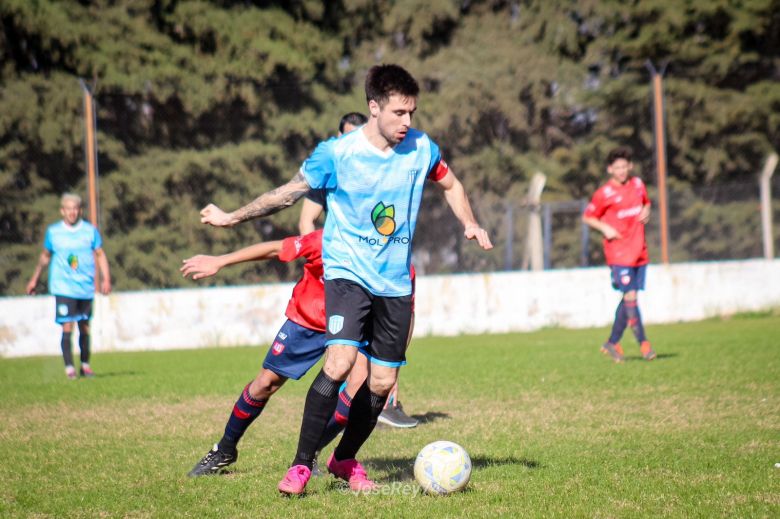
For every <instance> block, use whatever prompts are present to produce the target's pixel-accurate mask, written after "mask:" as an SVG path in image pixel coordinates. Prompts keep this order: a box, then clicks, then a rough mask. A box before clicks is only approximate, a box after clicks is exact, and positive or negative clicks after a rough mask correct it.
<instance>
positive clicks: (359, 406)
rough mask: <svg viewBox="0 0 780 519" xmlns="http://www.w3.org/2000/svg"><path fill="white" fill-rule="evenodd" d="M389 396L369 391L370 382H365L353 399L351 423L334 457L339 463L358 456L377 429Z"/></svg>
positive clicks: (348, 423) (348, 424)
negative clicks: (375, 428)
mask: <svg viewBox="0 0 780 519" xmlns="http://www.w3.org/2000/svg"><path fill="white" fill-rule="evenodd" d="M386 401H387V395H385V396H380V395H377V394H376V393H372V392H371V390H369V389H368V381H366V382H364V383H363V385H362V386H360V389H358V391H357V393H355V396H354V397H352V407H351V409H350V411H349V421H348V422H347V428H346V429H344V435H343V436H342V437H341V441H340V442H339V444H338V446H337V447H336V450H334V451H333V457H334V458H336V460H338V461H343V460H348V459H352V458H354V457H355V456H357V452H358V451H359V450H360V447H362V446H363V444H364V443H365V442H366V440H367V439H368V437H369V436H371V432H372V431H373V430H374V427H376V421H377V418H378V417H379V414H380V413H381V412H382V409H383V408H384V407H385V402H386Z"/></svg>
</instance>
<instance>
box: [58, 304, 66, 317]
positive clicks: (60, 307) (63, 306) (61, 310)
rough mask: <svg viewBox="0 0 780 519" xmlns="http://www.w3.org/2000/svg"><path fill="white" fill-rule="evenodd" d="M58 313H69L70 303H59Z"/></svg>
mask: <svg viewBox="0 0 780 519" xmlns="http://www.w3.org/2000/svg"><path fill="white" fill-rule="evenodd" d="M57 313H58V314H60V315H68V305H58V306H57Z"/></svg>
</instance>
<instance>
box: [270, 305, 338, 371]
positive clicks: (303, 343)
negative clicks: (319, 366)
mask: <svg viewBox="0 0 780 519" xmlns="http://www.w3.org/2000/svg"><path fill="white" fill-rule="evenodd" d="M323 353H325V334H324V333H323V332H318V331H316V330H310V329H309V328H305V327H303V326H301V325H300V324H297V323H294V322H292V321H290V320H289V319H288V320H287V321H285V322H284V324H283V325H282V327H281V328H279V333H277V334H276V338H274V343H273V344H272V345H271V347H270V348H268V353H266V355H265V360H264V361H263V367H264V368H265V369H270V370H271V371H273V372H274V373H276V374H277V375H280V376H282V377H286V378H291V379H293V380H298V379H300V378H301V377H302V376H304V375H305V374H306V372H307V371H309V370H310V369H311V367H312V366H314V365H315V364H316V363H317V361H318V360H320V357H322V354H323Z"/></svg>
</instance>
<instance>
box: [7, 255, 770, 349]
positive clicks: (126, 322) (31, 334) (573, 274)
mask: <svg viewBox="0 0 780 519" xmlns="http://www.w3.org/2000/svg"><path fill="white" fill-rule="evenodd" d="M417 287H418V288H417V317H416V319H417V325H416V329H415V335H416V336H425V335H457V334H462V333H500V332H512V331H528V330H535V329H538V328H541V327H544V326H562V327H571V328H580V327H591V326H606V325H608V324H610V323H611V322H612V317H613V314H614V310H615V306H616V304H617V302H618V300H619V297H620V296H619V294H618V293H617V292H615V291H613V290H612V289H611V287H610V284H609V271H608V270H607V268H606V267H594V268H587V269H571V270H552V271H547V272H497V273H490V274H460V275H450V276H422V277H420V279H419V280H418V283H417ZM291 288H292V284H290V283H281V284H269V285H261V286H251V287H232V288H201V289H197V288H193V289H182V290H158V291H149V292H125V293H116V294H112V295H110V296H107V297H104V296H100V295H98V296H97V297H96V299H95V311H94V317H93V319H92V330H93V345H94V351H96V352H101V351H137V350H163V349H176V348H200V347H212V346H235V345H248V344H267V343H269V341H270V340H271V339H272V338H273V337H274V335H275V334H276V331H277V329H278V328H279V326H280V325H281V324H282V322H284V315H283V314H284V310H285V308H286V306H287V300H288V299H289V296H290V291H291ZM640 305H641V310H642V314H643V317H644V320H645V322H647V323H668V322H677V321H691V320H698V319H704V318H707V317H714V316H722V315H729V314H733V313H736V312H747V311H756V310H763V309H769V308H773V307H780V260H773V261H766V260H748V261H732V262H717V263H715V262H713V263H685V264H675V265H670V266H660V265H651V266H650V267H649V269H648V273H647V291H646V292H645V293H643V294H642V295H641V296H640ZM778 333H780V331H779V332H778ZM59 338H60V327H59V326H58V325H57V324H55V323H54V298H53V297H51V296H39V297H9V298H0V356H4V357H18V356H27V355H57V354H59V340H60V339H59Z"/></svg>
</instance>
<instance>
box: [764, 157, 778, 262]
mask: <svg viewBox="0 0 780 519" xmlns="http://www.w3.org/2000/svg"><path fill="white" fill-rule="evenodd" d="M777 160H778V157H777V153H771V154H770V155H769V156H768V157H767V158H766V162H765V163H764V170H763V171H762V172H761V180H760V182H759V186H760V189H761V230H762V235H763V241H764V257H765V258H766V259H774V257H775V239H774V235H773V233H772V187H771V184H770V183H769V181H770V180H771V178H772V174H774V172H775V168H776V167H777Z"/></svg>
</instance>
